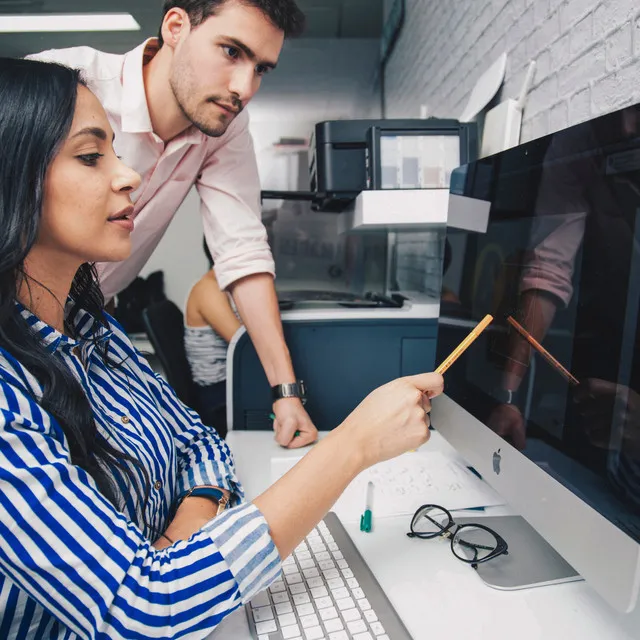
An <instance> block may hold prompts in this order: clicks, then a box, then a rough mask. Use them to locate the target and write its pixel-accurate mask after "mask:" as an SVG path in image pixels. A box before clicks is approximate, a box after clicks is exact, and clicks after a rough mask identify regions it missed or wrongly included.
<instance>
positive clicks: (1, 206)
mask: <svg viewBox="0 0 640 640" xmlns="http://www.w3.org/2000/svg"><path fill="white" fill-rule="evenodd" d="M80 85H83V86H86V85H85V83H84V81H83V80H82V78H81V76H80V74H79V72H78V71H75V70H73V69H69V68H67V67H64V66H62V65H59V64H54V63H45V62H36V61H33V60H19V59H11V58H0V229H1V230H2V232H1V233H0V348H2V349H4V350H5V351H6V352H7V353H8V354H10V356H12V357H13V358H15V359H16V360H17V361H18V362H20V364H22V365H23V366H24V367H26V368H27V369H28V370H29V371H30V372H31V373H32V374H33V375H34V376H35V378H36V379H37V380H38V382H39V383H40V385H41V386H42V397H40V398H36V397H33V399H34V401H35V402H37V404H39V405H40V406H41V407H42V409H44V411H46V412H47V413H48V414H50V415H51V416H53V418H54V419H55V420H56V421H57V423H58V424H59V425H60V427H61V428H62V431H63V432H64V435H65V437H66V439H67V442H68V445H69V451H70V453H71V462H72V463H73V464H75V465H77V466H79V467H81V468H82V469H84V470H85V471H86V472H87V473H89V475H91V476H92V477H93V479H94V480H95V482H96V484H97V486H98V489H99V490H100V492H101V493H102V494H103V495H104V496H105V497H106V498H107V499H108V500H109V501H110V502H111V503H112V504H114V506H116V507H118V506H120V505H118V502H119V501H120V500H121V497H119V496H118V491H117V490H116V476H119V477H120V478H121V479H122V480H125V479H126V480H128V481H129V484H131V486H132V487H133V489H134V490H135V492H136V495H137V497H138V509H140V511H141V513H142V512H143V509H144V503H145V502H146V501H147V498H148V492H149V489H148V484H149V483H148V478H147V477H146V475H147V474H146V472H145V470H144V469H143V468H142V466H141V465H140V463H139V461H137V460H135V459H134V458H132V457H131V456H128V455H126V454H124V453H122V452H120V451H118V450H117V449H115V448H114V447H113V446H112V445H111V444H109V442H108V441H107V440H106V439H105V438H104V437H103V436H102V435H101V434H100V432H99V431H98V429H97V427H96V422H95V420H94V417H93V412H92V410H91V405H90V404H89V400H88V398H87V396H86V395H85V393H84V391H83V389H82V386H81V385H80V383H79V382H78V381H77V380H76V378H75V377H74V375H73V374H72V372H71V370H70V369H69V368H68V367H67V366H66V365H65V364H64V362H63V361H62V360H61V359H60V358H59V357H58V356H56V355H55V354H53V353H50V352H49V351H48V350H47V348H46V347H45V345H44V344H43V343H42V341H41V340H40V338H39V337H38V335H37V334H36V333H35V332H34V331H33V330H32V329H31V328H30V327H29V325H28V324H27V322H26V320H25V319H24V318H23V317H22V315H21V314H20V313H19V309H18V307H16V304H15V301H16V300H17V299H18V291H19V289H20V287H21V286H25V287H28V286H29V284H30V283H33V282H34V281H33V280H31V279H30V278H29V277H28V276H27V274H26V273H25V270H24V261H25V257H26V256H27V254H28V253H29V251H30V250H31V248H32V247H33V245H34V243H35V241H36V238H37V235H38V229H39V227H40V220H41V213H42V206H43V200H44V186H45V177H46V174H47V170H48V169H49V167H50V165H51V163H52V161H53V159H54V158H55V156H56V155H57V153H58V152H59V150H60V148H61V146H62V145H63V143H64V141H65V140H66V138H67V136H68V134H69V131H70V129H71V123H72V122H73V117H74V113H75V106H76V99H77V94H78V87H79V86H80ZM69 295H70V302H69V306H68V307H67V310H68V313H67V316H66V320H65V332H66V333H68V335H71V336H74V335H75V330H74V320H75V318H76V317H77V315H78V313H79V311H80V310H84V311H87V312H88V313H89V314H91V316H93V318H95V322H96V323H97V324H96V326H95V329H97V330H98V329H100V327H104V328H107V327H108V321H107V318H106V316H105V314H104V311H103V307H104V298H103V296H102V292H101V291H100V288H99V286H98V279H97V274H96V271H95V267H94V265H93V264H89V263H85V264H83V265H82V266H81V267H80V268H79V269H78V272H77V273H76V276H75V278H74V280H73V284H72V286H71V291H70V294H69ZM25 306H28V304H25ZM96 349H99V350H100V351H99V353H100V354H101V355H102V357H103V359H104V361H105V363H107V364H109V365H110V366H114V363H113V362H111V361H110V360H109V357H108V349H109V345H108V341H97V340H96ZM27 392H28V393H30V391H29V390H27ZM132 466H135V467H138V469H139V471H140V473H141V474H142V476H144V484H146V485H147V486H146V487H145V488H143V489H141V488H140V487H139V483H138V482H136V479H135V476H134V472H133V469H132ZM143 493H144V498H142V494H143ZM141 524H142V522H141Z"/></svg>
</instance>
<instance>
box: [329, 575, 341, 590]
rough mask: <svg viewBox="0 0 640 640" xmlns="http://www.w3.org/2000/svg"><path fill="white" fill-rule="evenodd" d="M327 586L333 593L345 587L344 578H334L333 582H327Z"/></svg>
mask: <svg viewBox="0 0 640 640" xmlns="http://www.w3.org/2000/svg"><path fill="white" fill-rule="evenodd" d="M327 586H328V587H329V589H331V590H332V591H333V590H334V589H339V588H340V587H344V580H343V579H342V578H332V579H331V580H327Z"/></svg>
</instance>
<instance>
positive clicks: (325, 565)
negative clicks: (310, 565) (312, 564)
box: [318, 560, 336, 571]
mask: <svg viewBox="0 0 640 640" xmlns="http://www.w3.org/2000/svg"><path fill="white" fill-rule="evenodd" d="M318 566H319V567H320V569H322V571H327V570H328V569H335V568H336V565H335V563H334V562H333V560H323V561H322V562H318Z"/></svg>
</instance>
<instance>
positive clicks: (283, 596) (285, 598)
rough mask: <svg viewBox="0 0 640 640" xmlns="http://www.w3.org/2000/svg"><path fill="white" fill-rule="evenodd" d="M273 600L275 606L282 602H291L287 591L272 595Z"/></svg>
mask: <svg viewBox="0 0 640 640" xmlns="http://www.w3.org/2000/svg"><path fill="white" fill-rule="evenodd" d="M271 599H272V600H273V603H274V604H280V603H281V602H289V594H288V593H287V592H286V591H280V592H279V593H272V594H271Z"/></svg>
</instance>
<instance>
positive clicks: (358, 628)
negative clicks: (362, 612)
mask: <svg viewBox="0 0 640 640" xmlns="http://www.w3.org/2000/svg"><path fill="white" fill-rule="evenodd" d="M374 624H377V623H374ZM347 629H349V633H363V632H365V631H366V630H367V625H366V624H365V622H364V620H354V621H353V622H347Z"/></svg>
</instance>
